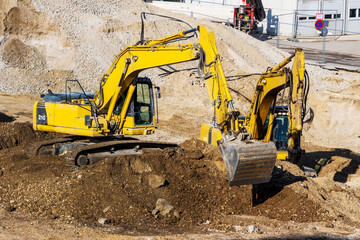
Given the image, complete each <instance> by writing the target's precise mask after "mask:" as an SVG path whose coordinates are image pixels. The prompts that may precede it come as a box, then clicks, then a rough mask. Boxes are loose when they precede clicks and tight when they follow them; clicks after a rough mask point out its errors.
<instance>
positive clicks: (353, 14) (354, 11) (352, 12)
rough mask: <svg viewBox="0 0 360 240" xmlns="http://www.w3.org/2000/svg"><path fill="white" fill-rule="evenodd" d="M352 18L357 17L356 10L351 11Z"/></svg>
mask: <svg viewBox="0 0 360 240" xmlns="http://www.w3.org/2000/svg"><path fill="white" fill-rule="evenodd" d="M350 17H351V18H355V17H356V8H353V9H350Z"/></svg>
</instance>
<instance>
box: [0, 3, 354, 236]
mask: <svg viewBox="0 0 360 240" xmlns="http://www.w3.org/2000/svg"><path fill="white" fill-rule="evenodd" d="M141 11H147V12H152V13H158V14H164V15H171V16H172V14H171V13H169V12H167V11H165V10H161V9H158V8H156V7H154V6H151V5H148V4H145V3H144V2H143V1H140V0H136V1H130V0H124V1H121V2H119V1H112V0H106V1H99V2H93V1H77V0H76V1H73V0H71V1H70V0H56V1H55V0H47V1H37V0H25V1H13V0H4V1H2V2H1V3H0V19H1V21H0V41H1V42H0V91H1V93H0V114H1V115H0V117H1V123H0V130H1V134H0V136H1V138H0V146H1V149H2V150H0V178H1V182H0V185H1V187H2V188H0V191H1V195H0V198H1V200H0V238H1V239H16V238H20V239H22V238H25V239H69V238H74V239H76V238H77V239H103V238H109V239H124V238H125V239H131V238H132V239H152V238H154V239H181V238H182V239H279V238H288V239H359V238H360V233H359V231H358V229H360V227H359V222H360V220H359V216H360V207H359V206H360V201H359V199H360V192H359V186H360V183H359V174H360V171H359V161H360V160H359V154H358V153H359V152H360V138H359V132H360V125H359V124H358V119H359V118H360V115H359V114H360V100H359V97H358V93H359V91H360V89H359V86H360V74H358V73H351V72H346V71H328V70H324V69H322V68H320V67H319V66H318V64H317V63H316V62H311V61H307V63H309V64H307V66H306V68H307V71H308V72H309V75H310V78H311V89H310V95H309V102H308V106H310V107H311V108H312V109H313V110H314V113H315V118H314V120H313V122H311V123H310V124H307V125H306V126H305V129H304V139H303V144H304V148H305V150H306V151H307V154H306V155H305V158H304V164H305V165H306V166H309V167H314V166H315V165H316V161H317V160H319V159H322V158H326V159H329V161H328V164H327V165H326V166H325V167H324V168H323V169H322V170H321V171H320V172H319V177H318V178H309V177H307V176H305V175H304V173H303V172H302V171H301V170H300V169H299V168H298V167H296V166H294V165H291V164H288V163H277V168H276V169H275V170H276V171H275V173H274V177H273V181H272V182H271V183H269V184H268V185H263V186H257V187H255V188H254V189H253V188H251V187H244V188H229V187H228V186H227V184H226V180H224V178H223V177H221V176H222V175H223V174H224V172H223V171H222V170H221V169H222V167H221V165H222V162H221V161H219V160H218V158H216V155H213V154H210V153H211V151H210V150H209V149H208V148H207V147H204V146H202V145H198V144H197V142H196V141H195V142H194V144H193V145H194V147H193V149H190V150H189V154H190V155H187V157H179V156H177V155H176V154H175V155H172V154H169V153H166V154H167V155H165V156H168V158H169V159H170V160H171V161H173V165H174V168H173V169H172V168H171V167H169V166H168V165H167V164H169V163H168V162H167V161H165V160H164V158H163V157H164V156H163V155H161V154H160V155H156V157H155V158H154V159H160V160H159V161H155V160H154V159H152V158H151V157H148V158H146V157H145V158H144V159H142V161H145V162H146V163H147V164H148V165H149V166H152V169H153V174H157V175H160V176H163V175H164V174H165V177H167V178H168V179H170V180H171V181H170V184H169V185H167V186H166V187H164V188H161V189H160V190H159V189H157V190H153V189H149V188H148V187H147V185H146V184H141V183H144V182H146V181H147V180H148V178H149V175H151V174H152V173H148V172H142V173H138V172H136V171H135V170H134V169H131V168H129V167H128V166H124V165H122V164H123V163H122V162H121V161H120V160H119V159H117V160H112V161H107V162H102V163H99V164H98V167H99V168H95V167H94V168H93V171H94V172H96V174H92V173H91V171H87V170H86V169H85V170H81V171H82V174H83V175H82V176H84V178H83V180H81V179H82V177H78V176H79V175H76V177H74V176H75V175H74V172H72V171H70V170H69V169H65V168H64V166H63V165H62V164H61V163H62V162H61V159H60V158H59V159H57V158H52V159H51V161H48V160H49V159H46V158H43V157H38V158H29V157H26V151H27V147H28V144H29V143H30V142H32V141H35V142H36V141H39V140H40V139H41V138H42V137H47V138H50V137H51V136H50V135H42V134H36V133H34V132H33V131H32V130H31V122H32V107H33V104H34V102H35V101H36V100H37V99H39V94H40V93H46V92H47V90H48V89H52V90H53V91H63V90H64V81H65V80H66V79H74V78H76V79H78V80H79V81H80V82H81V83H82V85H83V86H84V88H85V89H86V90H89V91H95V90H97V88H98V83H99V79H100V76H102V74H103V73H104V72H106V69H108V67H109V66H110V64H111V61H112V60H113V58H114V56H115V54H117V53H118V52H119V51H120V50H121V49H122V48H124V47H125V46H126V45H128V44H135V43H136V42H137V41H138V40H139V36H140V31H139V29H140V26H141V23H140V12H141ZM177 17H179V18H181V19H183V20H184V21H186V22H188V23H190V24H191V25H192V26H197V25H199V24H207V25H209V26H210V27H211V28H212V29H214V32H215V35H216V41H217V47H218V49H219V52H220V54H221V57H222V64H223V67H224V70H225V74H226V77H227V78H228V79H230V80H232V81H229V87H230V89H231V94H232V96H233V98H234V100H235V107H236V108H237V109H239V110H240V112H241V113H242V114H246V112H247V109H248V108H249V102H248V100H247V99H249V98H251V96H252V94H253V87H254V84H255V82H256V81H257V76H247V77H244V75H247V74H251V73H261V72H263V71H265V70H266V68H267V67H272V66H274V65H276V64H278V63H279V62H280V61H282V60H283V59H284V57H286V56H288V55H289V53H287V52H284V51H282V50H279V49H276V48H275V47H272V46H271V45H269V44H267V43H266V42H261V41H258V40H256V39H254V38H252V37H251V36H248V35H246V34H243V33H241V32H239V31H236V30H234V29H231V28H228V27H225V26H223V25H219V24H215V23H211V22H209V21H206V20H202V19H193V18H189V17H187V16H185V15H181V14H178V15H177ZM187 28H188V26H186V25H184V24H181V23H178V22H172V21H170V20H164V19H162V18H159V17H153V16H152V17H151V16H148V17H147V21H146V28H145V36H146V37H147V38H160V37H164V36H167V35H170V34H174V33H176V32H178V31H182V30H184V29H187ZM188 41H195V42H196V39H190V40H188ZM307 51H310V50H308V49H307ZM335 57H336V56H334V58H335ZM349 59H350V60H351V58H349ZM196 64H197V63H187V64H181V65H174V66H171V67H172V70H171V68H168V67H166V69H167V70H168V71H169V70H170V73H169V72H166V71H164V70H161V69H151V70H147V71H144V72H142V73H141V76H148V77H152V79H153V81H154V82H155V84H156V85H158V86H160V87H161V90H162V96H163V97H162V98H161V99H160V102H159V105H160V109H159V118H160V122H159V129H158V131H157V133H156V134H155V135H153V136H149V137H147V139H149V140H154V139H156V140H164V141H172V142H177V143H181V142H184V141H185V140H187V139H189V138H195V139H197V138H198V136H199V126H200V125H201V123H204V122H206V123H208V122H210V121H211V116H212V111H211V108H210V107H209V106H210V102H209V100H208V95H207V91H206V89H205V87H203V84H201V82H199V80H198V79H197V78H196V74H195V72H196ZM174 68H175V69H177V70H182V71H174V70H173V69H174ZM185 69H186V70H185ZM26 121H29V122H30V123H28V124H24V123H23V122H26ZM14 122H15V123H14ZM201 153H202V154H203V155H204V156H205V157H203V158H201V159H194V158H193V157H194V156H197V155H199V154H201ZM191 156H192V157H191ZM195 158H196V157H195ZM128 161H129V162H131V161H133V160H131V159H130V160H128ZM134 161H135V160H134ZM19 166H21V167H19ZM112 166H115V167H116V168H114V170H112V169H113V168H112ZM181 167H182V168H181ZM116 169H117V170H118V172H112V171H115V170H116ZM146 169H147V168H146ZM183 169H185V170H186V171H185V170H183ZM60 170H63V172H62V171H60ZM175 170H177V171H175ZM128 171H130V172H131V171H135V174H129V173H128ZM182 172H184V173H183V174H187V178H182V177H181V176H182ZM120 173H121V174H120ZM280 173H281V174H280ZM75 174H77V172H75ZM122 174H125V175H126V176H127V177H128V179H125V180H124V179H121V176H122ZM166 174H168V175H166ZM97 177H99V178H103V179H106V181H110V180H111V179H112V178H115V179H116V181H115V180H113V181H112V182H113V184H114V185H113V187H114V189H111V188H110V190H109V187H111V186H112V185H109V184H104V185H101V186H100V185H97V184H101V181H100V180H99V179H97ZM117 178H120V179H117ZM28 179H32V180H33V182H32V181H29V180H28ZM184 179H185V180H186V181H185V180H184ZM79 181H84V182H83V185H80V186H84V187H85V188H89V189H90V190H89V191H85V192H84V195H79V194H78V193H83V192H82V191H81V190H79V189H78V187H79V185H77V183H78V182H79ZM123 181H129V184H128V185H127V186H126V187H125V186H123V185H121V183H122V182H123ZM131 181H132V182H131ZM182 181H184V185H185V186H186V187H183V188H181V185H180V184H177V183H178V182H182ZM130 182H131V184H130ZM185 183H186V184H185ZM96 186H97V187H98V188H97V189H96V190H98V189H99V191H100V190H102V189H108V191H110V192H112V191H120V190H119V189H125V190H126V191H125V190H124V191H123V192H121V194H118V195H117V196H116V197H114V198H112V197H109V198H108V199H105V200H106V201H110V200H113V203H117V204H118V205H116V206H117V208H116V211H115V210H114V212H111V211H110V212H109V213H107V214H108V215H109V216H108V217H109V219H110V220H111V222H110V224H104V225H101V224H100V225H99V223H97V218H98V217H99V215H95V214H96V213H97V214H99V213H100V214H101V212H102V211H103V210H104V209H106V207H107V206H102V205H101V204H100V205H99V203H102V202H104V199H103V198H102V197H104V196H108V195H106V194H107V192H101V191H100V192H101V193H103V194H98V195H96V194H95V193H96V192H97V191H95V190H94V187H96ZM137 189H142V190H143V191H144V193H146V196H147V197H146V198H145V197H144V195H139V191H138V190H137ZM54 190H56V191H54ZM58 190H59V191H58ZM92 193H94V195H96V197H94V196H92V195H91V194H92ZM72 196H73V198H72ZM122 196H123V197H124V198H121V197H122ZM133 196H136V197H133ZM159 196H160V197H165V198H167V199H171V200H172V203H173V204H174V205H175V208H178V210H179V211H182V212H184V213H185V214H184V215H181V214H180V213H179V214H180V216H181V217H180V219H179V218H178V217H175V216H172V218H166V217H165V218H161V217H160V218H159V219H158V218H154V217H152V215H151V214H149V210H147V211H145V212H142V211H144V209H153V208H154V205H155V202H156V199H157V198H158V197H159ZM237 196H241V197H240V199H237ZM256 196H257V197H258V198H259V199H260V200H259V199H257V197H256ZM117 197H118V198H121V199H120V200H121V201H119V199H117ZM59 199H67V200H68V201H69V202H68V204H64V201H59ZM124 199H125V200H126V201H125V200H124ZM137 199H140V200H137ZM178 199H179V200H178ZM180 200H181V201H180ZM207 200H208V201H207ZM256 200H258V202H257V201H256ZM122 201H125V203H128V204H130V203H131V202H132V201H133V202H136V203H137V204H133V203H131V206H132V208H131V209H132V210H131V211H130V210H129V211H130V213H132V214H127V213H128V210H127V209H126V210H125V209H124V206H122V205H121V204H120V205H119V202H120V203H121V202H122ZM187 201H190V202H188V206H189V208H186V204H184V203H186V202H187ZM87 202H88V203H89V206H88V205H86V204H84V205H76V204H78V203H87ZM90 203H91V204H90ZM254 203H255V204H254ZM55 206H57V207H59V209H55V208H54V207H55ZM74 206H79V208H76V207H75V208H74ZM125 206H128V205H126V204H125ZM212 206H213V207H212ZM89 209H90V210H93V211H90V210H89ZM187 209H191V211H189V210H187ZM122 215H125V216H126V217H124V218H122V217H121V216H122ZM195 220H196V221H195ZM126 223H127V224H126ZM135 223H137V224H140V225H136V224H135ZM181 224H183V225H184V226H181ZM139 226H142V227H139ZM29 233H30V234H29Z"/></svg>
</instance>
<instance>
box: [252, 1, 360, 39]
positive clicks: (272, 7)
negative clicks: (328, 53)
mask: <svg viewBox="0 0 360 240" xmlns="http://www.w3.org/2000/svg"><path fill="white" fill-rule="evenodd" d="M262 1H263V4H264V7H265V8H267V19H266V21H263V22H261V23H260V24H259V26H260V27H261V28H262V29H263V32H265V33H269V34H276V32H277V30H276V28H277V27H279V32H280V35H287V36H295V35H296V36H315V35H318V34H319V31H317V30H316V29H315V22H316V19H315V18H316V13H323V14H324V20H323V22H324V27H326V28H327V30H328V34H329V35H341V34H360V0H262Z"/></svg>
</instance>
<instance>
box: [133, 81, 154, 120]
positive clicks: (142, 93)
mask: <svg viewBox="0 0 360 240" xmlns="http://www.w3.org/2000/svg"><path fill="white" fill-rule="evenodd" d="M134 95H135V96H134V114H135V115H134V120H135V125H149V124H152V122H153V107H152V105H153V104H152V99H153V98H152V91H151V88H150V85H149V84H148V83H137V84H136V91H135V93H134Z"/></svg>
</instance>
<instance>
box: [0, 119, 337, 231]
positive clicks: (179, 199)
mask: <svg viewBox="0 0 360 240" xmlns="http://www.w3.org/2000/svg"><path fill="white" fill-rule="evenodd" d="M0 131H1V133H6V134H7V136H11V134H12V133H14V136H15V137H14V139H16V140H14V141H12V140H6V141H5V140H2V142H6V143H7V142H10V144H9V143H8V144H6V147H10V146H15V145H18V146H16V147H13V148H8V149H3V150H2V151H1V152H0V179H1V181H0V204H1V205H3V206H5V207H6V209H8V210H9V211H14V210H19V211H25V212H30V213H32V214H35V215H40V216H46V217H50V218H59V219H62V220H65V221H70V222H80V223H83V224H84V223H86V224H91V225H99V222H103V223H109V224H113V225H116V226H122V227H123V228H125V229H128V228H134V227H135V228H137V229H140V230H141V229H144V228H146V229H147V230H148V229H151V228H154V229H156V228H157V227H166V226H167V227H170V226H174V227H179V226H195V225H198V224H202V223H209V222H210V223H219V221H220V219H221V217H223V216H226V215H232V214H237V215H253V216H266V217H269V218H272V219H278V220H284V221H289V220H292V221H296V222H318V221H332V220H333V217H332V216H330V215H329V213H328V211H327V210H326V209H324V208H322V206H321V204H319V202H316V201H313V199H312V198H310V197H309V196H308V194H307V193H306V192H304V191H303V192H301V191H300V192H299V191H296V188H293V187H292V185H294V184H295V185H296V184H302V183H303V182H306V181H307V179H306V177H304V175H303V174H302V172H301V171H300V170H298V168H297V167H296V166H294V165H291V166H290V167H287V169H291V167H293V168H294V170H293V171H292V173H290V172H288V171H287V170H285V168H284V169H283V168H282V167H278V168H275V169H274V172H273V178H272V181H271V182H270V183H267V184H262V185H256V186H254V187H252V186H239V187H229V186H228V183H227V180H226V175H225V172H224V171H223V170H222V168H223V163H222V160H221V158H220V155H219V153H218V150H217V148H216V147H212V146H209V145H206V144H205V143H203V142H200V141H198V140H195V139H192V140H187V141H185V142H184V143H183V144H181V146H182V147H183V149H184V153H182V154H180V153H177V152H174V151H173V150H163V151H145V152H144V154H143V155H140V156H122V157H118V158H114V159H105V160H103V161H101V162H98V163H97V164H94V165H90V166H87V167H83V168H75V167H74V166H72V167H69V166H66V165H65V164H64V159H62V158H61V157H55V156H36V157H29V156H27V155H26V152H27V148H28V145H29V144H28V143H29V142H30V141H38V139H40V137H39V135H38V133H34V132H33V131H32V129H31V125H30V124H16V123H15V124H13V123H9V124H7V123H4V124H2V125H1V130H0ZM1 136H2V138H3V136H4V135H3V134H1ZM20 136H21V137H20ZM296 171H298V172H296ZM159 199H165V200H166V201H167V202H168V204H170V205H171V206H173V208H171V209H170V210H169V211H168V212H167V213H164V214H163V212H162V211H161V209H162V207H161V206H160V207H159V208H157V210H159V211H160V213H158V211H157V210H155V211H154V209H155V207H156V206H157V202H158V203H159ZM162 201H163V200H160V202H162Z"/></svg>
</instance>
